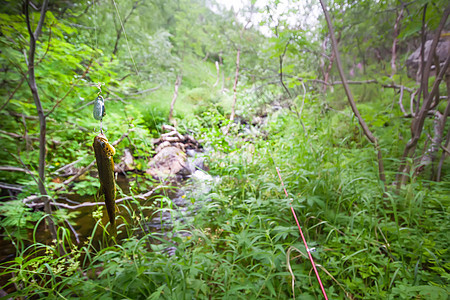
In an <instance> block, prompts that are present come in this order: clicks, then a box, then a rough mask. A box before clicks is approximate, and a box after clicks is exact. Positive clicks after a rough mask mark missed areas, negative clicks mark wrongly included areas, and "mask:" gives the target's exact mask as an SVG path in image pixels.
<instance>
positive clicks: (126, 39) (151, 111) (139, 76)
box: [112, 0, 172, 218]
mask: <svg viewBox="0 0 450 300" xmlns="http://www.w3.org/2000/svg"><path fill="white" fill-rule="evenodd" d="M112 2H113V3H114V8H115V10H116V14H117V17H118V19H119V22H120V26H121V28H122V31H123V34H124V36H125V41H126V44H127V48H128V53H129V55H130V57H131V60H132V62H133V65H134V69H135V70H136V74H137V76H138V79H139V81H140V82H142V81H141V79H142V78H141V74H140V72H139V70H138V67H137V65H136V62H135V60H134V56H133V54H132V53H131V48H130V45H129V42H128V36H127V33H126V31H125V27H124V25H123V22H122V18H121V17H120V14H119V9H118V8H117V3H116V1H115V0H112ZM150 115H151V117H152V119H153V123H154V124H155V125H156V124H157V122H156V118H155V115H154V113H153V110H150ZM155 129H156V131H157V132H158V134H159V135H161V130H160V129H159V127H158V126H155ZM145 144H147V143H145ZM158 181H159V184H160V185H162V184H163V180H162V178H158ZM163 194H164V196H166V197H167V198H169V196H168V192H167V190H166V189H164V190H163ZM169 199H170V198H169ZM171 200H172V199H171ZM161 203H162V200H161ZM161 217H162V215H161ZM171 218H172V214H171Z"/></svg>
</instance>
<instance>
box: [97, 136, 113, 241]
mask: <svg viewBox="0 0 450 300" xmlns="http://www.w3.org/2000/svg"><path fill="white" fill-rule="evenodd" d="M93 146H94V152H95V159H96V161H97V169H98V177H99V179H100V190H99V195H104V198H105V204H106V211H107V212H108V216H109V222H110V224H111V230H112V232H113V234H114V235H115V232H116V226H115V199H116V183H115V181H114V160H113V156H114V154H115V153H116V150H115V149H114V147H113V146H112V145H111V144H110V143H109V142H108V139H107V138H106V136H105V135H104V134H102V133H100V134H99V135H97V136H96V137H95V138H94V144H93Z"/></svg>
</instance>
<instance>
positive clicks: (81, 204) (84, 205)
mask: <svg viewBox="0 0 450 300" xmlns="http://www.w3.org/2000/svg"><path fill="white" fill-rule="evenodd" d="M163 187H164V186H163V185H158V186H157V187H155V188H154V189H152V190H151V191H148V192H147V193H144V194H139V195H136V196H126V197H123V198H120V199H117V200H116V201H115V203H116V204H118V203H121V202H124V201H127V200H134V199H141V200H146V199H147V198H148V197H150V196H151V195H153V193H154V192H155V191H157V190H159V189H161V188H163ZM33 199H34V198H31V197H28V198H25V199H24V200H23V203H26V202H29V201H30V200H33ZM51 205H53V206H57V207H60V208H66V209H79V208H81V207H91V206H105V205H106V204H105V202H84V203H80V204H77V205H68V204H65V203H57V202H51ZM27 206H28V207H37V206H42V204H41V203H32V204H27Z"/></svg>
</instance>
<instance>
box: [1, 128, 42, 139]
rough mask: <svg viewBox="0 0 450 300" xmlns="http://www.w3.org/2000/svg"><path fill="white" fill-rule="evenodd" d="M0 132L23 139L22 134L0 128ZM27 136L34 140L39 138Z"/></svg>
mask: <svg viewBox="0 0 450 300" xmlns="http://www.w3.org/2000/svg"><path fill="white" fill-rule="evenodd" d="M0 133H3V134H5V135H8V136H10V137H13V138H16V139H23V135H21V134H17V133H13V132H8V131H3V130H0ZM29 138H30V139H32V140H36V141H37V140H39V138H37V137H30V136H29Z"/></svg>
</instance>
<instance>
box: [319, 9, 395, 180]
mask: <svg viewBox="0 0 450 300" xmlns="http://www.w3.org/2000/svg"><path fill="white" fill-rule="evenodd" d="M320 4H321V6H322V9H323V12H324V14H325V20H326V22H327V25H328V29H329V31H330V37H331V43H332V45H333V50H334V56H335V58H336V66H337V68H338V71H339V75H340V77H341V80H342V85H343V86H344V90H345V93H346V95H347V99H348V102H349V104H350V107H351V108H352V110H353V113H354V114H355V116H356V118H357V119H358V122H359V125H360V126H361V128H362V130H363V132H364V135H365V136H366V137H367V139H368V140H369V141H370V142H371V143H372V144H373V146H374V148H375V150H376V151H377V160H378V174H379V176H380V180H381V181H382V182H383V183H384V182H385V181H386V177H385V174H384V165H383V158H382V154H381V150H380V146H379V145H378V140H377V139H376V138H375V136H374V135H373V134H372V132H371V131H370V129H369V127H368V126H367V124H366V122H365V121H364V119H363V118H362V117H361V114H360V113H359V110H358V108H357V107H356V103H355V100H354V99H353V94H352V92H351V91H350V87H349V85H348V84H347V80H346V78H345V74H344V70H343V68H342V63H341V59H340V56H339V51H338V49H337V41H336V37H335V35H334V29H333V26H332V24H331V19H330V15H329V14H328V11H327V9H326V7H325V4H324V0H320Z"/></svg>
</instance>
